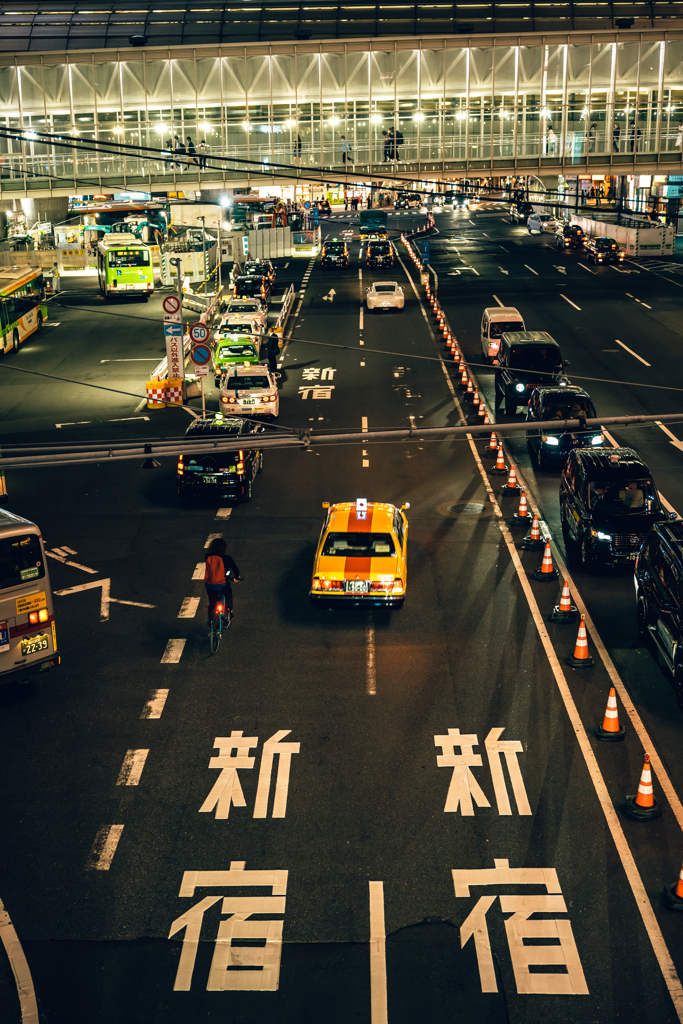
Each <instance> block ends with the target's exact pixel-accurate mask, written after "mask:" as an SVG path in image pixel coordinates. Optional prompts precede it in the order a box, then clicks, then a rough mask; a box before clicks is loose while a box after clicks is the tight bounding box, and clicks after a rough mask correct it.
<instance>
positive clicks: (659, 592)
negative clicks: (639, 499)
mask: <svg viewBox="0 0 683 1024" xmlns="http://www.w3.org/2000/svg"><path fill="white" fill-rule="evenodd" d="M633 581H634V583H635V586H636V598H637V601H638V632H639V633H640V635H641V636H642V637H645V638H647V639H649V640H651V641H652V642H653V643H654V645H655V648H656V650H657V652H658V654H659V655H660V656H661V659H662V660H663V661H664V663H665V665H666V666H667V668H668V669H669V671H670V672H671V675H672V677H673V685H674V690H675V692H676V699H677V701H678V703H679V706H680V707H681V708H683V519H678V520H677V521H676V522H675V523H657V524H656V525H655V526H653V528H652V530H651V531H650V533H649V534H648V535H647V537H646V538H645V541H644V543H643V546H642V548H641V549H640V554H639V556H638V558H637V560H636V568H635V573H634V578H633Z"/></svg>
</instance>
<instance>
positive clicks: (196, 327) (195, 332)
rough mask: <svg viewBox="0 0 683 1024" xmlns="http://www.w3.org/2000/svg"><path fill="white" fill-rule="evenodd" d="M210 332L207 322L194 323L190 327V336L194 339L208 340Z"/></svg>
mask: <svg viewBox="0 0 683 1024" xmlns="http://www.w3.org/2000/svg"><path fill="white" fill-rule="evenodd" d="M209 334H210V331H209V328H208V327H207V325H206V324H192V327H190V338H191V339H192V341H197V342H202V341H208V338H209Z"/></svg>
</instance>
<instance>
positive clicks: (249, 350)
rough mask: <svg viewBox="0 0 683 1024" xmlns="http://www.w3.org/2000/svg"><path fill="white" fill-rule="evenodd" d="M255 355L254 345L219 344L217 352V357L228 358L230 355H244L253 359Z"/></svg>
mask: <svg viewBox="0 0 683 1024" xmlns="http://www.w3.org/2000/svg"><path fill="white" fill-rule="evenodd" d="M255 355H256V348H255V346H254V345H221V347H220V351H219V352H218V358H219V359H230V358H231V357H232V356H245V357H246V358H247V359H253V358H254V356H255Z"/></svg>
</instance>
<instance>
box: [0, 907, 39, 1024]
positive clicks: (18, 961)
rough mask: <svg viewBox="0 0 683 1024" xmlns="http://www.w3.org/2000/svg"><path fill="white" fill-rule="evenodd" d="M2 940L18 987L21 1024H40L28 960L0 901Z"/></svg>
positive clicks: (0, 933) (0, 936)
mask: <svg viewBox="0 0 683 1024" xmlns="http://www.w3.org/2000/svg"><path fill="white" fill-rule="evenodd" d="M0 939H1V940H2V944H3V946H4V947H5V952H6V953H7V959H8V960H9V962H10V967H11V968H12V974H13V975H14V980H15V982H16V986H17V994H18V996H19V1009H20V1010H21V1024H39V1022H40V1018H39V1016H38V1003H37V1000H36V992H35V989H34V987H33V979H32V978H31V972H30V970H29V966H28V960H27V959H26V955H25V953H24V950H23V948H22V945H21V943H20V942H19V936H18V935H17V933H16V931H15V928H14V925H13V924H12V922H11V920H10V916H9V914H8V913H7V911H6V910H5V907H4V904H3V902H2V900H0Z"/></svg>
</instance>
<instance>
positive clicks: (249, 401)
mask: <svg viewBox="0 0 683 1024" xmlns="http://www.w3.org/2000/svg"><path fill="white" fill-rule="evenodd" d="M242 405H256V400H255V399H253V398H243V399H242Z"/></svg>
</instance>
